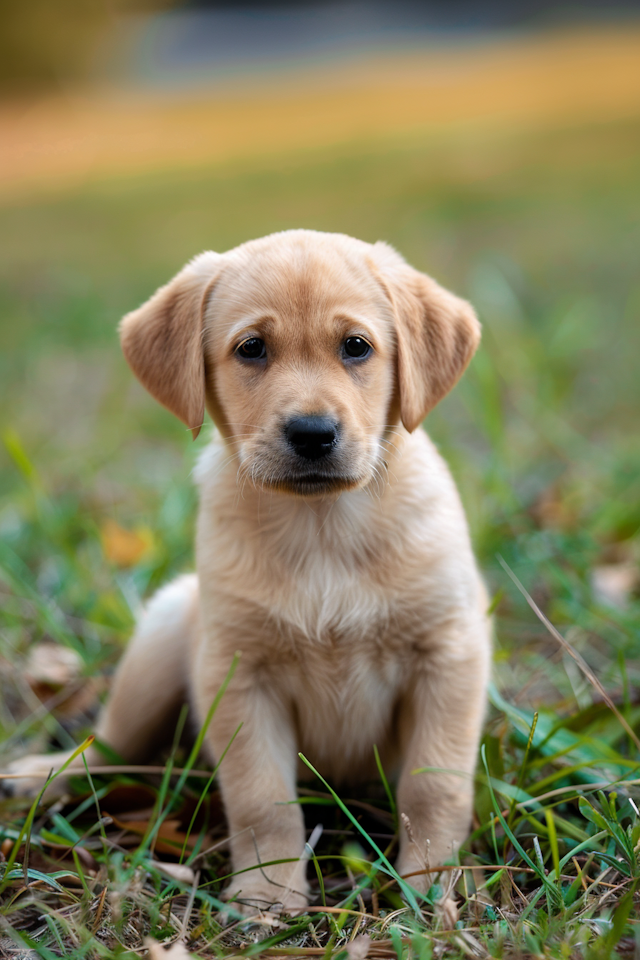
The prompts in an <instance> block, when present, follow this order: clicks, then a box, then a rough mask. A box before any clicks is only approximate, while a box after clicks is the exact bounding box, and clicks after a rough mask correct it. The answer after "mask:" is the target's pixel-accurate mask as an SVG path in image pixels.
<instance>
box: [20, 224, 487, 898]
mask: <svg viewBox="0 0 640 960" xmlns="http://www.w3.org/2000/svg"><path fill="white" fill-rule="evenodd" d="M478 331H479V327H478V324H477V321H476V320H475V316H474V314H473V312H472V310H471V308H470V307H469V306H468V304H466V303H465V302H464V301H461V300H458V299H457V298H456V297H454V296H453V295H452V294H449V293H448V292H447V291H445V290H443V289H442V288H441V287H439V286H438V285H437V284H436V283H435V282H434V281H433V280H431V279H430V278H428V277H426V276H424V275H423V274H420V273H418V272H417V271H415V270H413V269H412V268H411V267H409V266H408V265H407V264H405V262H404V261H403V260H402V258H401V257H399V255H398V254H397V253H395V251H393V250H391V248H389V247H387V246H385V245H383V244H376V245H374V246H371V245H369V244H365V243H362V242H361V241H357V240H353V239H352V238H349V237H344V236H342V235H334V234H320V233H314V232H312V231H290V232H287V233H283V234H275V235H273V236H271V237H266V238H264V239H262V240H258V241H252V242H251V243H248V244H244V245H243V246H241V247H239V248H237V249H236V250H233V251H230V252H229V253H227V254H222V255H220V254H204V255H202V256H201V257H199V258H197V259H196V260H195V261H193V262H192V264H190V265H188V266H187V267H186V268H185V270H183V271H182V273H180V274H178V276H177V277H176V278H174V280H173V281H171V283H170V284H168V285H167V286H166V287H164V288H162V289H161V290H160V291H159V292H158V293H157V294H155V296H154V297H153V298H152V299H151V300H150V301H149V302H148V303H147V304H145V305H143V306H142V307H141V308H140V309H139V310H138V311H135V312H134V313H133V314H130V315H128V317H126V318H125V320H124V321H123V325H122V339H123V348H124V350H125V354H126V356H127V359H128V360H129V362H130V363H131V365H132V367H133V369H134V371H135V372H136V373H137V375H138V376H139V377H140V379H141V380H142V381H143V383H145V385H146V386H147V387H148V389H149V390H150V391H151V392H152V393H153V394H154V395H155V396H156V397H158V399H160V400H161V402H163V403H164V404H165V405H166V406H168V407H169V409H171V410H173V411H174V412H175V413H176V414H177V415H178V416H180V417H181V418H182V419H183V420H184V422H185V423H186V425H187V426H188V427H190V428H191V429H193V431H194V433H197V431H198V429H199V427H200V425H201V422H202V416H203V411H204V408H205V406H206V407H207V408H208V409H209V411H210V413H211V415H212V416H213V418H214V420H215V421H216V424H217V426H218V431H219V432H218V433H217V435H216V438H214V440H213V442H212V444H211V445H210V446H209V447H208V448H207V449H206V450H205V452H204V454H203V455H202V457H201V460H200V463H199V466H198V469H197V482H198V486H199V488H200V512H199V517H198V525H197V541H196V552H197V576H195V575H193V576H186V577H182V578H179V579H178V580H176V581H175V582H174V583H173V584H170V585H169V586H168V587H165V588H164V589H163V590H161V591H160V592H159V593H158V594H157V595H156V596H155V597H154V598H152V600H151V601H150V603H149V606H148V609H147V612H146V614H145V615H144V617H143V618H142V620H141V622H140V624H139V626H138V629H137V631H136V633H135V635H134V637H133V639H132V641H131V643H130V645H129V648H128V650H127V652H126V654H125V656H124V658H123V660H122V663H121V665H120V668H119V670H118V673H117V675H116V677H115V680H114V684H113V689H112V692H111V695H110V698H109V700H108V702H107V704H106V706H105V708H104V711H103V714H102V717H101V719H100V722H99V725H98V730H97V733H98V735H99V737H100V738H101V739H103V740H104V741H106V742H107V743H109V744H110V745H111V746H112V747H113V748H114V749H115V750H116V751H117V752H118V753H119V754H121V755H122V756H123V757H124V758H126V759H127V760H129V761H134V760H140V759H143V758H144V757H145V756H147V755H148V753H149V750H150V749H151V748H152V745H153V743H154V741H155V740H156V738H157V735H158V733H159V731H160V730H161V728H162V726H163V722H164V721H165V720H166V718H167V717H168V716H171V715H172V713H173V711H174V710H175V708H176V707H177V705H179V703H181V702H183V701H184V700H185V699H187V698H189V699H191V701H192V703H193V704H194V706H195V709H196V713H197V716H198V717H199V718H200V720H201V721H202V719H203V718H204V717H205V715H206V713H207V710H208V709H209V706H210V704H211V702H212V700H213V698H214V696H215V695H216V693H217V691H218V689H219V688H220V685H221V683H222V682H223V680H224V678H225V676H226V675H227V672H228V670H229V667H230V664H231V662H232V659H233V656H234V654H235V652H236V651H240V653H241V659H240V661H239V665H238V667H237V670H236V673H235V675H234V677H233V680H232V682H231V684H230V686H229V688H228V690H227V692H226V693H225V695H224V697H223V699H222V701H221V703H220V706H219V708H218V711H217V713H216V715H215V717H214V720H213V723H212V725H211V728H210V730H209V732H208V735H207V743H208V747H209V750H210V754H211V758H212V759H215V758H219V757H220V756H221V754H222V752H223V751H224V749H225V748H226V746H227V744H228V743H229V741H230V740H231V738H232V736H233V734H234V733H235V732H236V730H237V729H238V727H239V726H240V725H241V728H240V732H239V733H238V734H237V736H236V739H235V741H234V743H233V745H232V747H231V749H230V750H229V752H228V754H227V756H226V757H225V760H224V762H223V764H222V766H221V770H220V775H219V776H220V784H221V789H222V794H223V798H224V803H225V809H226V813H227V819H228V826H229V835H230V837H231V849H232V856H233V866H234V870H236V871H240V870H244V869H245V868H248V867H255V866H256V863H257V860H258V857H259V859H260V861H261V862H263V863H264V862H268V861H272V860H282V859H285V858H289V859H290V860H291V861H292V862H291V863H289V864H285V865H279V866H275V867H268V868H264V869H263V870H259V869H253V870H251V871H249V872H247V873H242V874H240V875H239V876H237V877H236V878H235V879H234V880H233V881H232V883H231V885H230V886H229V888H228V889H227V896H236V897H238V899H239V901H241V902H242V903H244V904H245V909H247V910H248V911H251V910H255V908H256V907H259V908H262V909H267V908H271V909H274V910H279V909H281V910H284V911H285V912H295V911H297V910H300V909H303V908H304V906H305V904H306V903H307V894H308V885H307V879H306V875H305V874H306V870H305V861H304V860H301V859H299V858H301V856H302V854H303V849H304V840H305V836H304V825H303V819H302V812H301V808H300V806H299V805H296V804H291V803H290V802H289V801H292V800H294V799H295V797H296V779H297V777H298V775H299V773H300V770H299V761H298V757H297V754H298V751H301V752H302V753H303V754H304V755H305V756H306V757H307V758H308V759H309V760H310V761H311V762H312V763H313V765H314V766H315V767H316V768H317V769H318V770H319V771H320V772H321V773H322V775H323V776H324V777H326V778H327V779H328V780H329V781H330V782H332V783H335V784H340V783H344V782H353V781H358V780H363V779H366V778H368V777H370V776H372V775H375V764H374V754H373V746H374V744H376V745H377V746H378V748H379V750H380V753H381V757H382V762H383V764H384V766H385V769H386V770H387V771H388V772H389V773H390V774H391V775H393V776H395V778H396V780H397V800H398V810H399V812H400V813H401V814H403V815H405V818H408V821H409V823H410V830H411V835H409V834H408V833H407V830H406V827H405V826H403V828H402V830H401V836H400V850H399V856H398V861H397V868H398V870H399V872H400V873H401V874H409V875H411V874H412V876H411V877H410V882H411V883H412V884H413V885H414V886H415V887H416V888H417V889H418V890H422V891H424V890H425V889H426V888H427V887H428V885H429V883H430V882H431V880H432V879H433V875H431V874H428V873H426V872H425V860H427V859H428V861H429V862H430V864H431V865H432V866H436V865H438V864H440V863H442V862H443V861H444V860H446V859H447V858H449V857H451V856H452V855H453V854H454V853H455V850H456V848H457V846H458V845H459V844H460V843H461V842H462V841H463V840H464V838H465V836H466V834H467V832H468V829H469V825H470V820H471V807H472V798H473V773H474V768H475V762H476V752H477V747H478V738H479V734H480V730H481V724H482V719H483V712H484V707H485V694H486V684H487V680H488V673H489V660H490V639H489V623H488V620H487V615H486V607H487V598H486V595H485V590H484V587H483V584H482V582H481V578H480V576H479V574H478V570H477V567H476V563H475V560H474V557H473V553H472V549H471V545H470V542H469V536H468V531H467V525H466V520H465V517H464V512H463V509H462V506H461V504H460V500H459V497H458V494H457V491H456V489H455V485H454V483H453V481H452V479H451V476H450V474H449V472H448V469H447V467H446V465H445V463H444V462H443V460H442V459H441V457H440V456H439V454H438V453H437V451H436V450H435V448H434V446H433V444H432V443H431V442H430V440H429V439H428V437H427V435H426V434H425V433H424V432H423V430H422V429H420V427H419V424H420V422H421V420H422V419H423V417H424V416H425V414H426V413H427V411H428V410H429V409H430V408H431V407H432V406H433V405H434V404H435V403H437V401H438V400H439V399H440V397H441V396H443V395H444V393H446V392H447V390H448V389H450V388H451V386H453V384H454V383H455V381H456V380H457V379H458V377H459V376H460V375H461V373H462V371H463V369H464V367H465V366H466V363H467V362H468V360H469V359H470V357H471V355H472V353H473V350H474V349H475V346H476V344H477V341H478V335H479V333H478ZM356 335H357V336H361V337H365V338H366V339H367V340H368V342H369V343H370V344H371V346H372V348H373V352H372V355H371V356H370V358H369V359H367V360H366V361H364V362H363V363H361V364H356V365H351V366H350V365H349V364H347V363H345V362H344V357H343V356H342V354H341V344H342V343H343V342H344V340H345V338H346V337H349V336H356ZM249 336H252V337H260V338H262V339H263V340H264V341H265V343H266V344H267V351H268V361H267V362H266V363H265V364H262V365H256V364H252V363H247V362H244V361H240V360H239V359H238V356H237V354H236V352H235V350H236V347H237V345H238V343H239V342H241V341H242V340H243V339H246V337H249ZM306 414H322V415H330V416H332V417H334V418H335V419H336V420H337V421H338V422H339V423H340V430H341V432H340V439H339V443H338V444H337V446H336V452H335V456H334V457H333V460H332V461H331V463H332V466H331V469H329V468H327V476H326V477H325V479H322V478H320V479H319V480H317V482H316V480H314V481H313V484H315V486H313V484H312V486H311V488H310V487H309V485H308V483H307V481H306V480H305V481H304V482H303V481H302V480H301V479H300V470H301V468H300V466H299V464H298V462H297V460H296V459H295V456H294V455H293V454H292V452H291V450H290V449H289V448H288V447H287V444H286V442H285V441H284V440H283V433H282V429H283V426H282V425H283V423H285V422H286V420H287V418H288V417H291V416H300V415H306ZM304 483H307V486H304ZM59 759H61V758H59ZM99 759H100V758H99V756H98V755H97V754H96V753H95V752H94V753H93V754H92V755H91V756H90V757H89V762H92V761H93V762H99ZM55 761H56V757H55V756H54V757H52V756H48V757H27V758H25V759H24V760H22V761H19V762H18V764H17V765H15V766H14V769H15V770H18V771H19V772H21V773H23V774H24V775H25V778H27V777H31V778H32V780H31V781H30V780H28V779H25V781H16V782H18V783H22V784H23V789H28V788H29V787H30V786H33V783H34V780H33V778H36V779H37V778H38V776H42V775H43V774H44V773H46V772H47V771H48V769H49V768H50V767H51V765H52V763H54V762H55ZM422 767H434V768H437V770H438V772H432V773H417V774H415V773H414V772H413V771H415V770H416V769H417V768H422ZM403 820H404V823H405V824H406V822H407V821H406V819H404V818H403Z"/></svg>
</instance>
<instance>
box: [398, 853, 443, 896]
mask: <svg viewBox="0 0 640 960" xmlns="http://www.w3.org/2000/svg"><path fill="white" fill-rule="evenodd" d="M396 870H397V871H398V873H399V874H400V876H401V877H402V879H403V880H406V882H407V883H408V884H409V885H410V886H412V887H413V889H414V890H417V891H418V893H422V894H425V893H426V892H427V890H428V889H429V887H430V886H431V884H432V883H433V882H434V880H435V878H436V874H435V873H431V872H429V864H428V862H427V860H426V858H425V859H424V860H418V858H417V857H415V856H401V857H399V858H398V860H397V861H396Z"/></svg>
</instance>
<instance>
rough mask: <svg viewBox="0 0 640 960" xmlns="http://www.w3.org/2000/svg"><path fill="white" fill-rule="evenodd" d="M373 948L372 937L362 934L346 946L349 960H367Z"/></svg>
mask: <svg viewBox="0 0 640 960" xmlns="http://www.w3.org/2000/svg"><path fill="white" fill-rule="evenodd" d="M370 946H371V937H370V936H369V934H368V933H361V934H360V936H358V937H355V939H353V940H352V941H351V942H350V943H348V944H347V945H346V948H345V949H346V951H347V954H348V956H349V960H366V957H367V954H368V953H369V947H370Z"/></svg>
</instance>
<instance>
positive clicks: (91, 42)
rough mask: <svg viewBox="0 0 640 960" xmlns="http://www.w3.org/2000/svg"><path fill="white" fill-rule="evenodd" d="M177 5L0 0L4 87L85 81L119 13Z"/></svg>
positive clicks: (133, 0)
mask: <svg viewBox="0 0 640 960" xmlns="http://www.w3.org/2000/svg"><path fill="white" fill-rule="evenodd" d="M174 5H175V3H172V0H0V91H1V92H2V93H5V94H6V93H20V92H23V91H32V90H38V89H43V88H47V87H55V86H57V85H58V84H59V83H61V82H63V81H66V80H75V79H82V78H83V77H86V76H87V75H88V74H89V73H90V72H91V71H92V68H93V66H94V64H95V59H96V56H97V54H98V51H99V49H100V46H101V44H102V43H103V42H104V38H105V36H106V35H107V34H108V33H109V31H110V30H112V29H113V28H114V27H115V25H116V24H117V22H118V20H119V18H120V17H122V16H123V15H126V14H135V13H147V12H151V11H153V10H160V9H163V8H166V7H170V6H174Z"/></svg>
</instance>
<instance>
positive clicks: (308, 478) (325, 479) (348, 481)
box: [261, 472, 362, 497]
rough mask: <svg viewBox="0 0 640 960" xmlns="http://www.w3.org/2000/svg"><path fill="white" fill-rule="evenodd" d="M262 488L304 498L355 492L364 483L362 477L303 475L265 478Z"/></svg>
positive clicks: (320, 474)
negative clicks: (346, 491) (348, 491)
mask: <svg viewBox="0 0 640 960" xmlns="http://www.w3.org/2000/svg"><path fill="white" fill-rule="evenodd" d="M261 482H262V486H264V487H266V488H268V489H269V490H277V491H279V492H280V493H291V494H295V495H298V496H302V497H313V496H322V495H324V494H327V493H342V492H343V491H345V490H353V489H354V488H355V487H359V486H360V484H361V483H362V480H361V478H360V477H354V476H348V475H341V474H324V473H311V472H310V473H303V474H286V475H283V476H279V477H263V478H262V480H261Z"/></svg>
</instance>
